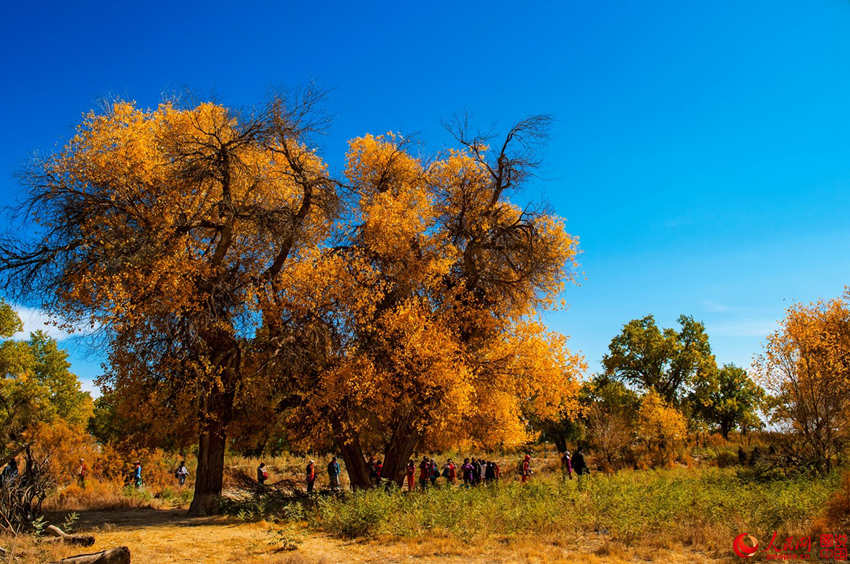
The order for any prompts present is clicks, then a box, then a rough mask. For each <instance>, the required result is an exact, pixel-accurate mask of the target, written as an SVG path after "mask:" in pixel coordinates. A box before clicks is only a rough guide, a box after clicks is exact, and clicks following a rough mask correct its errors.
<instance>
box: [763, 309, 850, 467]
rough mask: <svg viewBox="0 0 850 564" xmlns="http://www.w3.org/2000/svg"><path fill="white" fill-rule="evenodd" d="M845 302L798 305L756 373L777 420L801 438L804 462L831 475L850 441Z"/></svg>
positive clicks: (849, 320)
mask: <svg viewBox="0 0 850 564" xmlns="http://www.w3.org/2000/svg"><path fill="white" fill-rule="evenodd" d="M847 299H848V295H847V294H845V296H844V298H843V299H834V300H829V301H818V302H815V303H812V304H808V305H805V304H795V305H793V306H791V307H789V308H788V309H787V310H786V313H785V319H784V320H783V321H782V323H781V326H780V328H779V329H778V330H777V331H776V332H774V333H773V334H772V335H770V336H769V337H768V339H767V344H766V345H765V351H764V354H763V355H762V356H761V357H760V358H759V359H758V362H757V363H756V369H757V372H758V375H759V379H760V381H761V382H762V383H763V385H764V386H765V388H766V389H767V390H768V392H769V393H770V394H771V398H770V401H769V405H770V406H771V408H772V409H771V418H772V420H773V422H774V423H776V424H778V425H781V426H783V427H785V428H786V429H787V430H788V431H790V432H791V433H792V435H794V436H795V440H794V441H793V445H794V446H795V450H796V453H797V456H799V457H800V462H802V463H803V464H812V465H813V466H814V467H816V468H817V469H820V470H822V471H823V470H828V469H829V468H830V467H831V466H832V464H833V459H834V457H835V456H836V455H838V454H839V453H840V452H841V450H842V448H843V446H844V445H845V444H847V441H848V438H850V417H848V413H850V394H847V393H846V390H847V389H848V386H850V307H848V301H847Z"/></svg>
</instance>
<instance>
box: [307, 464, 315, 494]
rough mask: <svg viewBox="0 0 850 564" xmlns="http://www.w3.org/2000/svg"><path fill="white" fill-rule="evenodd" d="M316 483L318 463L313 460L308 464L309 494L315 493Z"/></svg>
mask: <svg viewBox="0 0 850 564" xmlns="http://www.w3.org/2000/svg"><path fill="white" fill-rule="evenodd" d="M315 483H316V463H315V462H313V461H312V460H311V461H310V462H308V463H307V493H313V485H314V484H315Z"/></svg>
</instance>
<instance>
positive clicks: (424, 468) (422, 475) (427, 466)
mask: <svg viewBox="0 0 850 564" xmlns="http://www.w3.org/2000/svg"><path fill="white" fill-rule="evenodd" d="M430 477H431V461H430V460H428V457H427V456H423V457H422V462H420V463H419V489H421V490H422V491H423V492H424V491H425V490H427V489H428V479H429V478H430Z"/></svg>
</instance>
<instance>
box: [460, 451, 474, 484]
mask: <svg viewBox="0 0 850 564" xmlns="http://www.w3.org/2000/svg"><path fill="white" fill-rule="evenodd" d="M473 470H474V468H473V467H472V463H471V462H470V461H469V458H464V459H463V466H461V467H460V471H461V474H462V476H463V487H465V488H468V487H469V486H470V484H471V483H472V472H473Z"/></svg>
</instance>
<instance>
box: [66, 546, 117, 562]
mask: <svg viewBox="0 0 850 564" xmlns="http://www.w3.org/2000/svg"><path fill="white" fill-rule="evenodd" d="M51 564H130V549H129V548H127V547H126V546H119V547H118V548H110V549H109V550H101V551H100V552H92V553H91V554H78V555H77V556H69V557H68V558H63V559H62V560H59V561H58V562H53V563H51Z"/></svg>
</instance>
